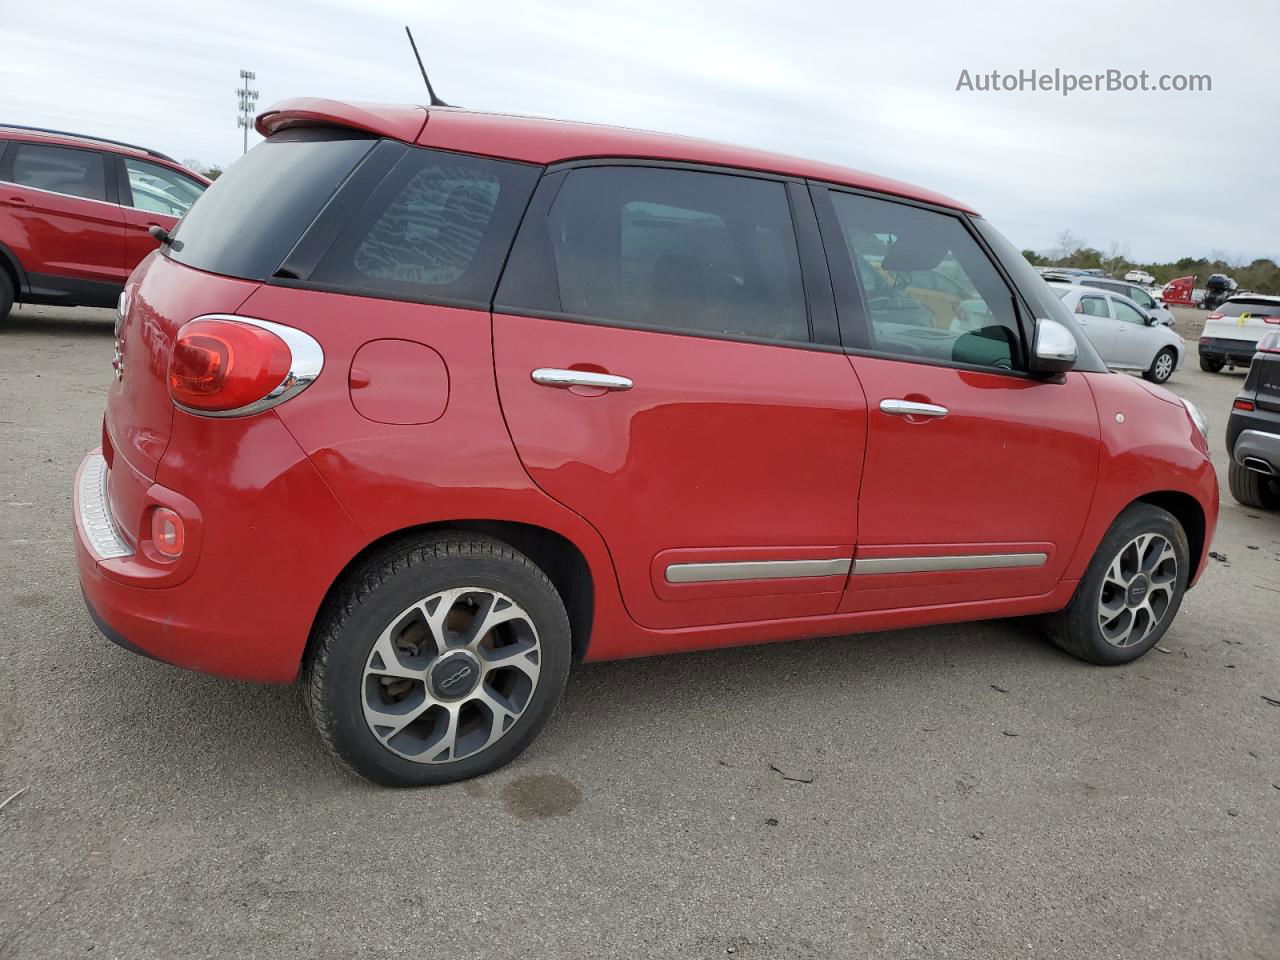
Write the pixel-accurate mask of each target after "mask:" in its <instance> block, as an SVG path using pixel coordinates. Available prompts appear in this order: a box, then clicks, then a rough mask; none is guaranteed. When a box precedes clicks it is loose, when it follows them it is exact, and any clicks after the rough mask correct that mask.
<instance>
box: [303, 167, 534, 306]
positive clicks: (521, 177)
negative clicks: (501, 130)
mask: <svg viewBox="0 0 1280 960" xmlns="http://www.w3.org/2000/svg"><path fill="white" fill-rule="evenodd" d="M540 174H541V168H539V167H533V166H529V165H527V164H521V163H511V162H507V161H502V160H490V159H488V158H486V157H474V156H470V155H467V154H457V153H448V152H445V151H441V150H428V149H424V148H414V149H411V150H409V151H408V153H406V154H405V156H404V157H403V158H401V160H400V161H399V162H398V163H397V164H396V166H395V167H394V168H393V169H392V171H391V172H390V173H389V174H388V175H387V177H386V179H385V180H383V181H382V183H381V184H379V185H378V187H377V188H376V189H375V190H374V191H373V192H372V194H370V196H369V198H368V200H367V201H366V202H365V203H364V204H363V206H362V207H361V208H360V209H359V211H358V212H357V213H356V215H355V216H354V217H353V218H352V220H351V222H350V223H348V224H347V225H346V226H345V227H344V228H343V230H342V231H341V233H340V234H339V235H338V238H337V239H336V240H335V241H334V243H333V246H332V247H331V248H330V249H329V251H328V252H327V253H326V254H325V255H324V257H323V258H322V259H321V260H320V262H319V264H317V266H316V268H315V269H314V270H313V271H312V272H311V275H310V276H309V277H308V280H309V281H310V282H312V283H316V284H320V285H323V286H325V287H331V288H338V289H341V290H344V291H350V292H352V293H356V294H367V295H370V296H386V297H390V298H393V299H405V300H421V301H424V302H440V303H454V304H458V305H463V306H485V307H487V306H488V304H489V301H490V300H491V299H492V297H493V289H494V287H495V286H496V285H497V281H498V274H499V272H501V270H502V264H503V262H504V261H505V259H506V256H507V251H508V250H509V249H510V246H511V240H512V238H513V237H514V235H515V231H516V227H517V226H518V225H519V221H520V217H521V215H522V214H523V213H524V208H525V205H526V204H527V203H528V200H529V195H530V194H531V193H532V192H533V188H534V185H535V184H536V183H537V180H538V177H539V175H540Z"/></svg>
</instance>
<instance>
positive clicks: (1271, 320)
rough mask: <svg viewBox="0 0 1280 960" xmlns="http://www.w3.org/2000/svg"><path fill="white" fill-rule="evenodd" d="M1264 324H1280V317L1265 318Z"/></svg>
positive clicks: (1263, 319)
mask: <svg viewBox="0 0 1280 960" xmlns="http://www.w3.org/2000/svg"><path fill="white" fill-rule="evenodd" d="M1262 322H1263V323H1280V317H1263V318H1262Z"/></svg>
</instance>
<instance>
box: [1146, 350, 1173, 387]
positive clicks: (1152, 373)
mask: <svg viewBox="0 0 1280 960" xmlns="http://www.w3.org/2000/svg"><path fill="white" fill-rule="evenodd" d="M1161 357H1168V358H1169V360H1170V363H1169V373H1168V375H1166V376H1164V377H1161V376H1160V374H1159V372H1158V371H1157V369H1156V368H1157V367H1158V366H1159V365H1160V358H1161ZM1177 362H1178V357H1177V354H1175V353H1174V352H1173V350H1172V349H1171V348H1170V347H1165V348H1164V349H1163V350H1161V351H1160V352H1159V353H1157V354H1156V355H1155V359H1154V360H1152V361H1151V369H1150V370H1149V371H1148V377H1149V378H1150V380H1151V382H1152V383H1168V382H1169V377H1172V376H1173V368H1174V367H1175V366H1176V365H1177Z"/></svg>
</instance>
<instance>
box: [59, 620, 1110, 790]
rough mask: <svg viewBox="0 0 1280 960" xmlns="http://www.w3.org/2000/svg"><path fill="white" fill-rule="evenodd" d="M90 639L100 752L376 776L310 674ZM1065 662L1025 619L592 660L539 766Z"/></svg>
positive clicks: (193, 766) (919, 695)
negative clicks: (322, 724)
mask: <svg viewBox="0 0 1280 960" xmlns="http://www.w3.org/2000/svg"><path fill="white" fill-rule="evenodd" d="M89 642H93V643H99V644H101V645H102V650H101V651H100V654H101V661H102V662H101V664H100V667H99V677H98V688H99V689H100V690H109V691H110V692H109V693H108V694H104V696H103V698H102V699H101V700H98V701H97V702H96V703H94V704H92V705H86V706H85V707H84V709H85V710H86V711H91V712H92V714H93V719H92V721H91V722H92V724H93V726H94V727H95V728H96V735H97V736H98V737H100V738H102V742H100V743H99V748H100V749H102V750H106V751H110V752H111V753H113V754H115V755H117V756H120V757H122V758H126V757H127V758H129V759H128V760H126V761H125V767H126V768H129V769H134V770H136V771H137V774H138V777H139V778H140V782H145V783H148V784H154V783H174V784H184V785H185V788H184V789H192V788H196V789H200V788H202V786H205V785H207V786H210V787H213V788H215V789H217V791H218V792H219V793H221V792H224V791H231V790H234V789H236V787H235V786H234V784H235V783H241V784H243V783H245V782H253V783H254V784H255V785H256V786H257V787H258V788H259V789H269V790H278V791H280V792H282V793H286V794H289V795H296V794H297V793H299V792H308V793H314V792H315V791H317V790H318V791H321V792H333V791H339V792H341V791H343V790H347V789H350V788H352V787H356V788H362V787H364V786H366V785H365V784H363V781H360V780H358V779H356V778H355V777H354V776H353V775H351V774H349V773H346V772H345V771H344V770H341V769H340V768H339V767H338V766H337V765H336V764H335V763H333V762H332V761H331V760H330V759H329V758H328V756H327V754H326V752H325V750H324V748H323V747H322V745H321V743H320V741H319V739H318V737H317V736H316V734H315V733H314V731H313V729H312V725H311V721H310V717H309V716H308V714H307V710H306V707H305V704H304V702H303V689H302V685H301V684H300V683H298V684H294V685H293V686H292V687H289V686H269V685H258V684H249V683H236V682H232V681H227V680H222V679H219V678H214V677H205V676H201V675H199V674H195V673H191V672H188V671H185V670H180V669H178V668H176V667H171V666H168V665H166V664H160V663H156V662H153V661H149V660H145V659H142V658H140V657H137V656H136V655H133V654H129V653H126V652H125V651H122V650H117V649H116V648H114V647H111V646H110V645H109V644H108V642H107V641H106V640H105V639H102V638H100V637H97V636H96V634H95V636H94V637H93V638H92V639H91V640H90V641H89ZM1055 667H1057V668H1059V669H1074V668H1080V667H1083V665H1082V664H1079V663H1077V662H1076V661H1074V660H1071V659H1070V658H1069V657H1066V655H1065V654H1062V653H1061V652H1060V651H1058V650H1057V649H1056V648H1054V647H1052V646H1051V645H1050V644H1049V642H1048V641H1047V639H1045V637H1044V634H1043V632H1042V631H1040V630H1039V629H1038V628H1037V627H1036V626H1035V624H1034V623H1033V622H1032V621H1023V620H1002V621H986V622H978V623H970V624H961V625H952V626H940V627H935V628H926V629H916V630H911V631H895V632H888V633H871V634H862V635H857V636H841V637H829V638H823V639H816V640H798V641H793V642H787V643H776V644H766V645H758V646H750V647H737V648H731V649H724V650H714V651H704V652H699V653H691V654H680V655H668V656H661V657H649V658H641V659H635V660H622V661H613V662H608V663H598V664H584V665H580V666H579V667H577V668H576V669H575V670H573V672H572V673H571V674H570V678H569V683H568V687H567V689H566V691H565V695H564V699H563V701H562V703H561V705H560V708H559V710H558V712H557V714H556V716H555V717H554V718H553V720H552V722H551V724H550V725H549V727H548V728H547V730H546V731H545V732H544V733H543V735H542V738H541V739H540V741H538V742H537V743H535V745H534V751H536V759H535V760H534V761H533V762H534V763H545V762H546V761H547V758H548V757H551V758H554V757H557V756H560V757H566V758H572V757H575V756H579V755H581V754H582V753H584V752H587V753H596V752H603V753H609V752H610V751H612V750H613V749H614V745H615V744H616V743H617V742H618V740H619V739H620V738H633V737H636V736H643V735H644V734H642V733H640V732H639V728H640V727H642V726H643V725H645V724H649V725H654V724H656V725H658V726H659V727H667V726H670V727H672V728H679V729H683V730H684V731H685V733H686V734H687V735H689V736H690V737H692V739H693V743H694V747H693V749H697V750H706V751H708V755H707V757H706V758H705V759H706V761H707V762H710V763H714V762H716V758H717V757H720V756H722V755H723V751H724V750H725V749H727V748H729V747H731V746H732V743H731V742H732V741H733V740H734V739H735V738H736V737H737V736H738V732H739V731H742V730H743V729H745V728H747V727H748V726H750V725H755V724H758V723H759V722H760V717H761V712H762V711H766V712H767V710H768V709H769V708H770V705H771V704H777V703H778V701H779V698H782V699H785V700H789V701H793V702H792V703H791V704H790V706H789V709H808V710H812V712H813V714H814V718H815V722H818V721H820V720H821V719H822V718H823V717H824V716H828V715H832V716H833V715H834V714H835V713H836V712H839V711H846V710H847V709H848V706H849V704H850V703H867V702H870V701H876V702H877V704H878V707H877V709H881V708H884V709H889V710H891V711H892V710H899V711H902V713H903V715H902V716H901V717H900V718H899V719H900V720H901V722H911V723H917V722H919V721H920V719H921V717H922V716H923V715H925V714H927V713H929V712H930V711H929V710H927V709H925V708H924V707H923V706H922V704H923V703H924V702H925V701H927V699H928V698H929V694H930V691H931V690H932V691H933V692H937V691H938V690H948V691H950V692H949V693H948V694H947V695H948V696H950V695H955V696H962V695H963V694H962V693H961V690H960V689H959V688H957V687H955V686H953V685H952V679H951V677H950V676H948V675H949V674H950V675H952V676H954V675H955V674H956V673H957V672H959V673H961V674H963V675H964V676H966V677H968V678H970V679H969V680H965V681H964V682H963V687H964V688H965V689H967V688H968V687H970V686H972V683H971V682H970V680H971V679H972V678H974V677H978V676H979V675H981V678H982V679H983V683H982V688H983V689H984V691H985V689H986V686H987V683H986V680H987V679H991V680H994V679H997V678H1001V677H1004V678H1007V677H1008V676H1009V675H1011V674H1012V675H1020V674H1024V673H1026V672H1034V673H1038V674H1044V673H1054V672H1056V670H1055ZM1086 669H1087V668H1086ZM956 679H957V680H959V679H960V678H958V677H957V678H956ZM906 686H909V687H910V688H911V690H913V691H914V692H913V693H912V692H907V691H906V690H904V687H906ZM888 690H896V691H897V692H896V693H895V694H893V695H892V697H891V698H890V700H891V701H892V702H896V703H897V704H898V706H897V707H893V706H892V705H891V704H888V705H887V704H886V697H888V696H889V695H888V694H887V693H886V691H888ZM824 698H828V699H824ZM797 704H798V706H797ZM804 704H808V706H807V707H806V706H804ZM884 722H887V723H892V722H894V720H893V718H892V717H889V718H885V720H884ZM708 723H710V724H711V728H710V729H708V728H707V727H706V725H707V724H708ZM695 731H696V732H695ZM756 736H757V738H758V736H759V735H758V734H757V735H756ZM699 745H700V746H699ZM519 762H520V761H517V763H519ZM619 762H623V761H621V760H620V761H619Z"/></svg>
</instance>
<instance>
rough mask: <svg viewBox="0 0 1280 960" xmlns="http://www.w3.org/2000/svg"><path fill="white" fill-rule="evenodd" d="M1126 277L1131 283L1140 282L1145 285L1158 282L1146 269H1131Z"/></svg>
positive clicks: (1148, 285)
mask: <svg viewBox="0 0 1280 960" xmlns="http://www.w3.org/2000/svg"><path fill="white" fill-rule="evenodd" d="M1124 278H1125V279H1126V280H1128V281H1129V282H1130V283H1140V284H1142V285H1143V286H1144V287H1150V286H1153V285H1154V284H1155V282H1156V278H1155V277H1153V276H1152V275H1151V274H1149V273H1147V271H1145V270H1130V271H1129V272H1128V273H1126V274H1125V275H1124Z"/></svg>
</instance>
